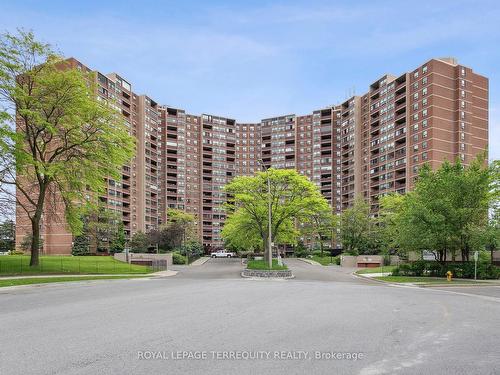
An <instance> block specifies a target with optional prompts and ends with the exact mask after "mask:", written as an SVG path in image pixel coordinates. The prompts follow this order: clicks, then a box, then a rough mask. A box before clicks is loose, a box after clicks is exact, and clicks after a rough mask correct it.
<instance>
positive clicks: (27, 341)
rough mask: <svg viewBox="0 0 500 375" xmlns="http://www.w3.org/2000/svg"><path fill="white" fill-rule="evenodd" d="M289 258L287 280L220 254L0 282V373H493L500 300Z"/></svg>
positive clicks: (498, 361) (499, 363) (499, 343)
mask: <svg viewBox="0 0 500 375" xmlns="http://www.w3.org/2000/svg"><path fill="white" fill-rule="evenodd" d="M288 262H289V263H288V264H289V266H290V267H291V268H292V269H293V270H294V272H295V273H296V275H297V277H296V278H295V279H293V280H286V281H273V280H258V281H255V280H246V279H241V278H240V277H239V272H240V271H241V268H242V266H241V265H240V264H239V261H238V260H219V259H218V260H211V261H209V262H207V263H206V264H204V265H202V266H196V267H178V269H179V274H178V275H177V276H174V277H169V278H164V279H150V280H138V279H135V280H113V281H88V282H73V283H68V284H52V285H42V286H36V287H35V286H29V287H18V288H8V289H6V288H2V289H0V374H2V375H4V374H23V375H26V374H65V375H66V374H274V373H277V374H362V375H375V374H454V375H455V374H498V371H499V370H498V369H499V368H500V356H499V354H498V353H499V351H498V348H499V347H500V338H499V337H498V327H499V326H500V298H497V297H495V293H496V292H484V293H483V294H485V295H480V293H476V294H473V293H468V292H467V290H471V289H472V288H461V289H466V290H465V291H463V290H459V291H451V290H450V288H443V290H436V289H427V288H408V287H393V286H387V285H382V284H379V283H375V282H369V281H368V282H367V281H364V280H360V279H357V278H354V277H353V276H351V275H350V274H349V273H347V272H345V271H344V270H341V269H338V268H330V267H329V268H326V269H325V268H322V267H319V266H312V265H309V264H306V263H299V261H288ZM490 288H491V287H490ZM453 289H456V288H453ZM474 290H476V291H479V290H480V289H474ZM195 352H196V353H195ZM318 353H319V354H318ZM332 353H335V357H334V358H337V359H333V358H332V356H333V354H332ZM338 353H344V354H338ZM346 353H348V354H346ZM354 353H361V354H354ZM195 355H198V356H199V357H202V358H200V359H193V358H184V357H185V356H195ZM316 355H321V356H322V359H320V358H317V357H316ZM356 355H357V357H358V359H357V360H354V359H353V358H354V357H355V356H356ZM152 356H153V357H155V358H156V359H151V357H152ZM268 356H269V357H268ZM339 356H343V359H338V358H340V357H339ZM349 356H350V358H351V359H347V358H348V357H349ZM203 357H205V358H203ZM359 358H360V359H359Z"/></svg>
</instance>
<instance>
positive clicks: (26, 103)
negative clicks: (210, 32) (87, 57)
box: [0, 30, 135, 266]
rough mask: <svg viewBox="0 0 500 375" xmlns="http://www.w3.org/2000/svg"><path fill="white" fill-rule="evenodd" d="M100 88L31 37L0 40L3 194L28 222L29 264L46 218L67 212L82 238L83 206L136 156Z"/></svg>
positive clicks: (22, 34) (34, 260)
mask: <svg viewBox="0 0 500 375" xmlns="http://www.w3.org/2000/svg"><path fill="white" fill-rule="evenodd" d="M95 83H96V77H95V74H94V73H86V72H84V71H82V70H79V69H73V68H72V67H71V66H70V65H69V64H68V63H67V62H66V61H64V60H63V59H62V58H61V57H60V56H57V55H56V54H55V53H54V51H53V50H52V48H51V47H50V46H49V45H47V44H44V43H41V42H39V41H37V40H36V39H35V36H34V35H33V33H32V32H26V31H23V30H19V31H18V33H17V34H9V33H6V34H3V35H2V36H1V37H0V106H1V107H0V121H1V123H0V188H1V189H2V192H3V193H4V194H5V195H8V196H11V197H12V198H13V199H14V200H15V202H16V203H17V205H18V207H20V209H22V210H23V211H24V212H25V213H26V215H27V217H28V218H29V221H30V222H31V231H32V236H33V241H32V243H31V260H30V265H31V266H37V265H38V261H39V243H40V221H41V218H42V215H43V214H44V212H47V210H49V209H50V208H51V207H50V206H51V205H53V208H54V214H57V212H56V211H58V210H63V211H64V216H65V218H64V219H65V221H66V223H67V224H68V227H69V228H70V230H71V231H72V232H73V233H74V234H79V233H80V232H81V230H82V221H81V217H82V215H81V208H82V207H83V206H85V205H87V204H91V203H92V202H93V201H95V198H96V195H97V194H99V193H101V192H103V191H104V190H105V178H113V179H120V178H121V175H120V173H119V172H120V170H121V167H122V166H123V165H125V164H126V163H128V162H129V161H130V159H131V158H132V156H133V153H134V146H135V144H134V139H133V138H132V137H131V136H130V134H129V130H128V128H127V126H126V124H125V120H124V117H123V116H122V115H121V114H120V113H118V112H117V111H116V110H115V109H113V108H112V106H111V105H108V104H107V103H106V102H103V101H99V100H98V99H97V95H96V84H95ZM110 104H111V103H110ZM16 125H17V126H16ZM12 187H15V189H16V191H17V194H16V192H13V190H12ZM61 207H62V208H61Z"/></svg>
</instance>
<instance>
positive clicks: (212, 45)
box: [0, 0, 500, 159]
mask: <svg viewBox="0 0 500 375" xmlns="http://www.w3.org/2000/svg"><path fill="white" fill-rule="evenodd" d="M0 9H1V11H0V31H1V32H4V31H9V32H13V31H15V29H16V28H19V27H21V28H25V29H31V30H33V31H34V32H35V35H36V36H37V38H38V39H41V40H43V41H45V42H49V43H51V44H52V45H53V46H54V47H55V48H56V49H57V50H58V51H59V52H60V53H61V54H63V55H65V56H67V57H70V56H73V57H75V58H77V59H79V60H80V61H82V62H83V63H84V64H85V65H87V66H89V67H90V68H92V69H96V70H99V71H101V72H102V73H111V72H116V73H118V74H120V75H121V76H122V77H124V78H125V79H127V80H128V81H130V82H131V83H132V85H133V90H134V91H135V92H137V93H139V94H147V95H148V96H150V97H151V98H153V99H155V100H156V101H157V102H158V103H160V104H166V105H170V106H174V107H178V108H182V109H185V110H186V111H187V112H189V113H193V114H201V113H209V114H214V115H220V116H224V117H230V118H235V119H237V120H238V121H239V122H252V121H259V120H260V119H262V118H267V117H272V116H277V115H284V114H291V113H294V114H298V115H300V114H307V113H310V112H311V111H313V110H315V109H318V108H321V107H324V106H327V105H330V104H336V103H339V102H341V101H343V100H345V99H346V98H347V97H348V96H350V95H352V94H353V93H355V94H363V93H364V92H366V91H367V90H368V87H369V85H370V84H371V83H372V82H374V81H376V80H377V79H378V78H380V77H381V76H382V75H384V74H386V73H392V74H395V75H397V74H401V73H403V72H406V71H411V70H412V69H414V68H416V67H417V66H419V65H421V64H422V63H424V62H425V61H427V60H428V59H430V58H432V57H444V56H453V57H455V58H457V59H458V61H459V63H461V64H464V65H466V66H470V67H472V68H473V70H474V71H475V72H477V73H479V74H482V75H485V76H487V77H488V78H489V80H490V81H489V82H490V158H491V159H500V85H499V84H500V47H499V46H500V26H499V21H500V1H496V0H492V1H481V0H476V1H460V0H454V1H447V0H440V1H435V0H434V1H427V0H420V1H394V0H392V1H364V0H357V1H316V0H309V1H259V0H254V1H247V2H243V1H237V0H233V1H202V0H200V1H189V0H184V1H173V2H171V1H149V0H134V1H129V0H121V1H112V0H107V1H104V0H102V1H92V0H87V1H67V0H66V1H57V0H54V1H50V0H44V1H39V0H33V1H23V0H17V1H14V0H11V1H5V0H0Z"/></svg>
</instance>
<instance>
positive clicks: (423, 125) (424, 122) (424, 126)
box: [422, 120, 427, 128]
mask: <svg viewBox="0 0 500 375" xmlns="http://www.w3.org/2000/svg"><path fill="white" fill-rule="evenodd" d="M422 127H423V128H426V127H427V120H424V121H422Z"/></svg>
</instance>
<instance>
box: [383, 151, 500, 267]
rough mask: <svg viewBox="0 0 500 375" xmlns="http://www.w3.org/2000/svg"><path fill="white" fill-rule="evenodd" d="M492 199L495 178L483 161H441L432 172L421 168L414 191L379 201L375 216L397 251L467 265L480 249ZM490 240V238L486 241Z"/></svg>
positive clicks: (426, 166) (495, 193) (483, 240)
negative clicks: (378, 215) (379, 215)
mask: <svg viewBox="0 0 500 375" xmlns="http://www.w3.org/2000/svg"><path fill="white" fill-rule="evenodd" d="M497 199H498V176H497V175H496V174H495V173H494V171H493V169H492V168H491V167H488V166H487V165H486V164H485V162H484V158H483V157H478V158H477V159H476V160H474V161H472V162H471V163H470V165H468V166H464V165H463V164H462V163H461V161H460V160H457V161H456V162H455V163H450V162H448V161H445V162H444V163H443V164H442V166H441V167H440V168H439V169H437V170H435V171H433V170H432V169H431V168H430V166H429V165H424V166H423V167H422V168H421V170H420V173H419V177H418V180H417V182H416V185H415V189H414V190H413V191H412V192H409V193H407V194H405V195H404V196H402V197H397V196H394V197H384V198H383V199H382V204H381V208H382V209H381V213H382V214H383V215H385V216H386V217H387V218H388V221H387V225H386V226H387V229H386V230H387V231H388V233H389V234H390V235H391V236H392V237H393V239H394V244H395V246H396V247H398V249H399V251H400V252H402V253H406V252H408V251H423V250H428V251H431V252H433V253H434V255H435V257H436V260H438V261H441V262H445V261H447V260H449V259H448V258H447V257H448V254H451V258H452V259H451V260H452V261H455V259H456V255H457V254H460V255H461V259H462V260H469V259H470V254H471V252H472V251H474V250H481V249H484V247H485V245H486V240H487V238H488V236H487V235H486V234H487V231H488V209H490V208H491V207H492V204H493V202H494V201H495V200H497ZM489 238H491V236H489Z"/></svg>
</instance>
